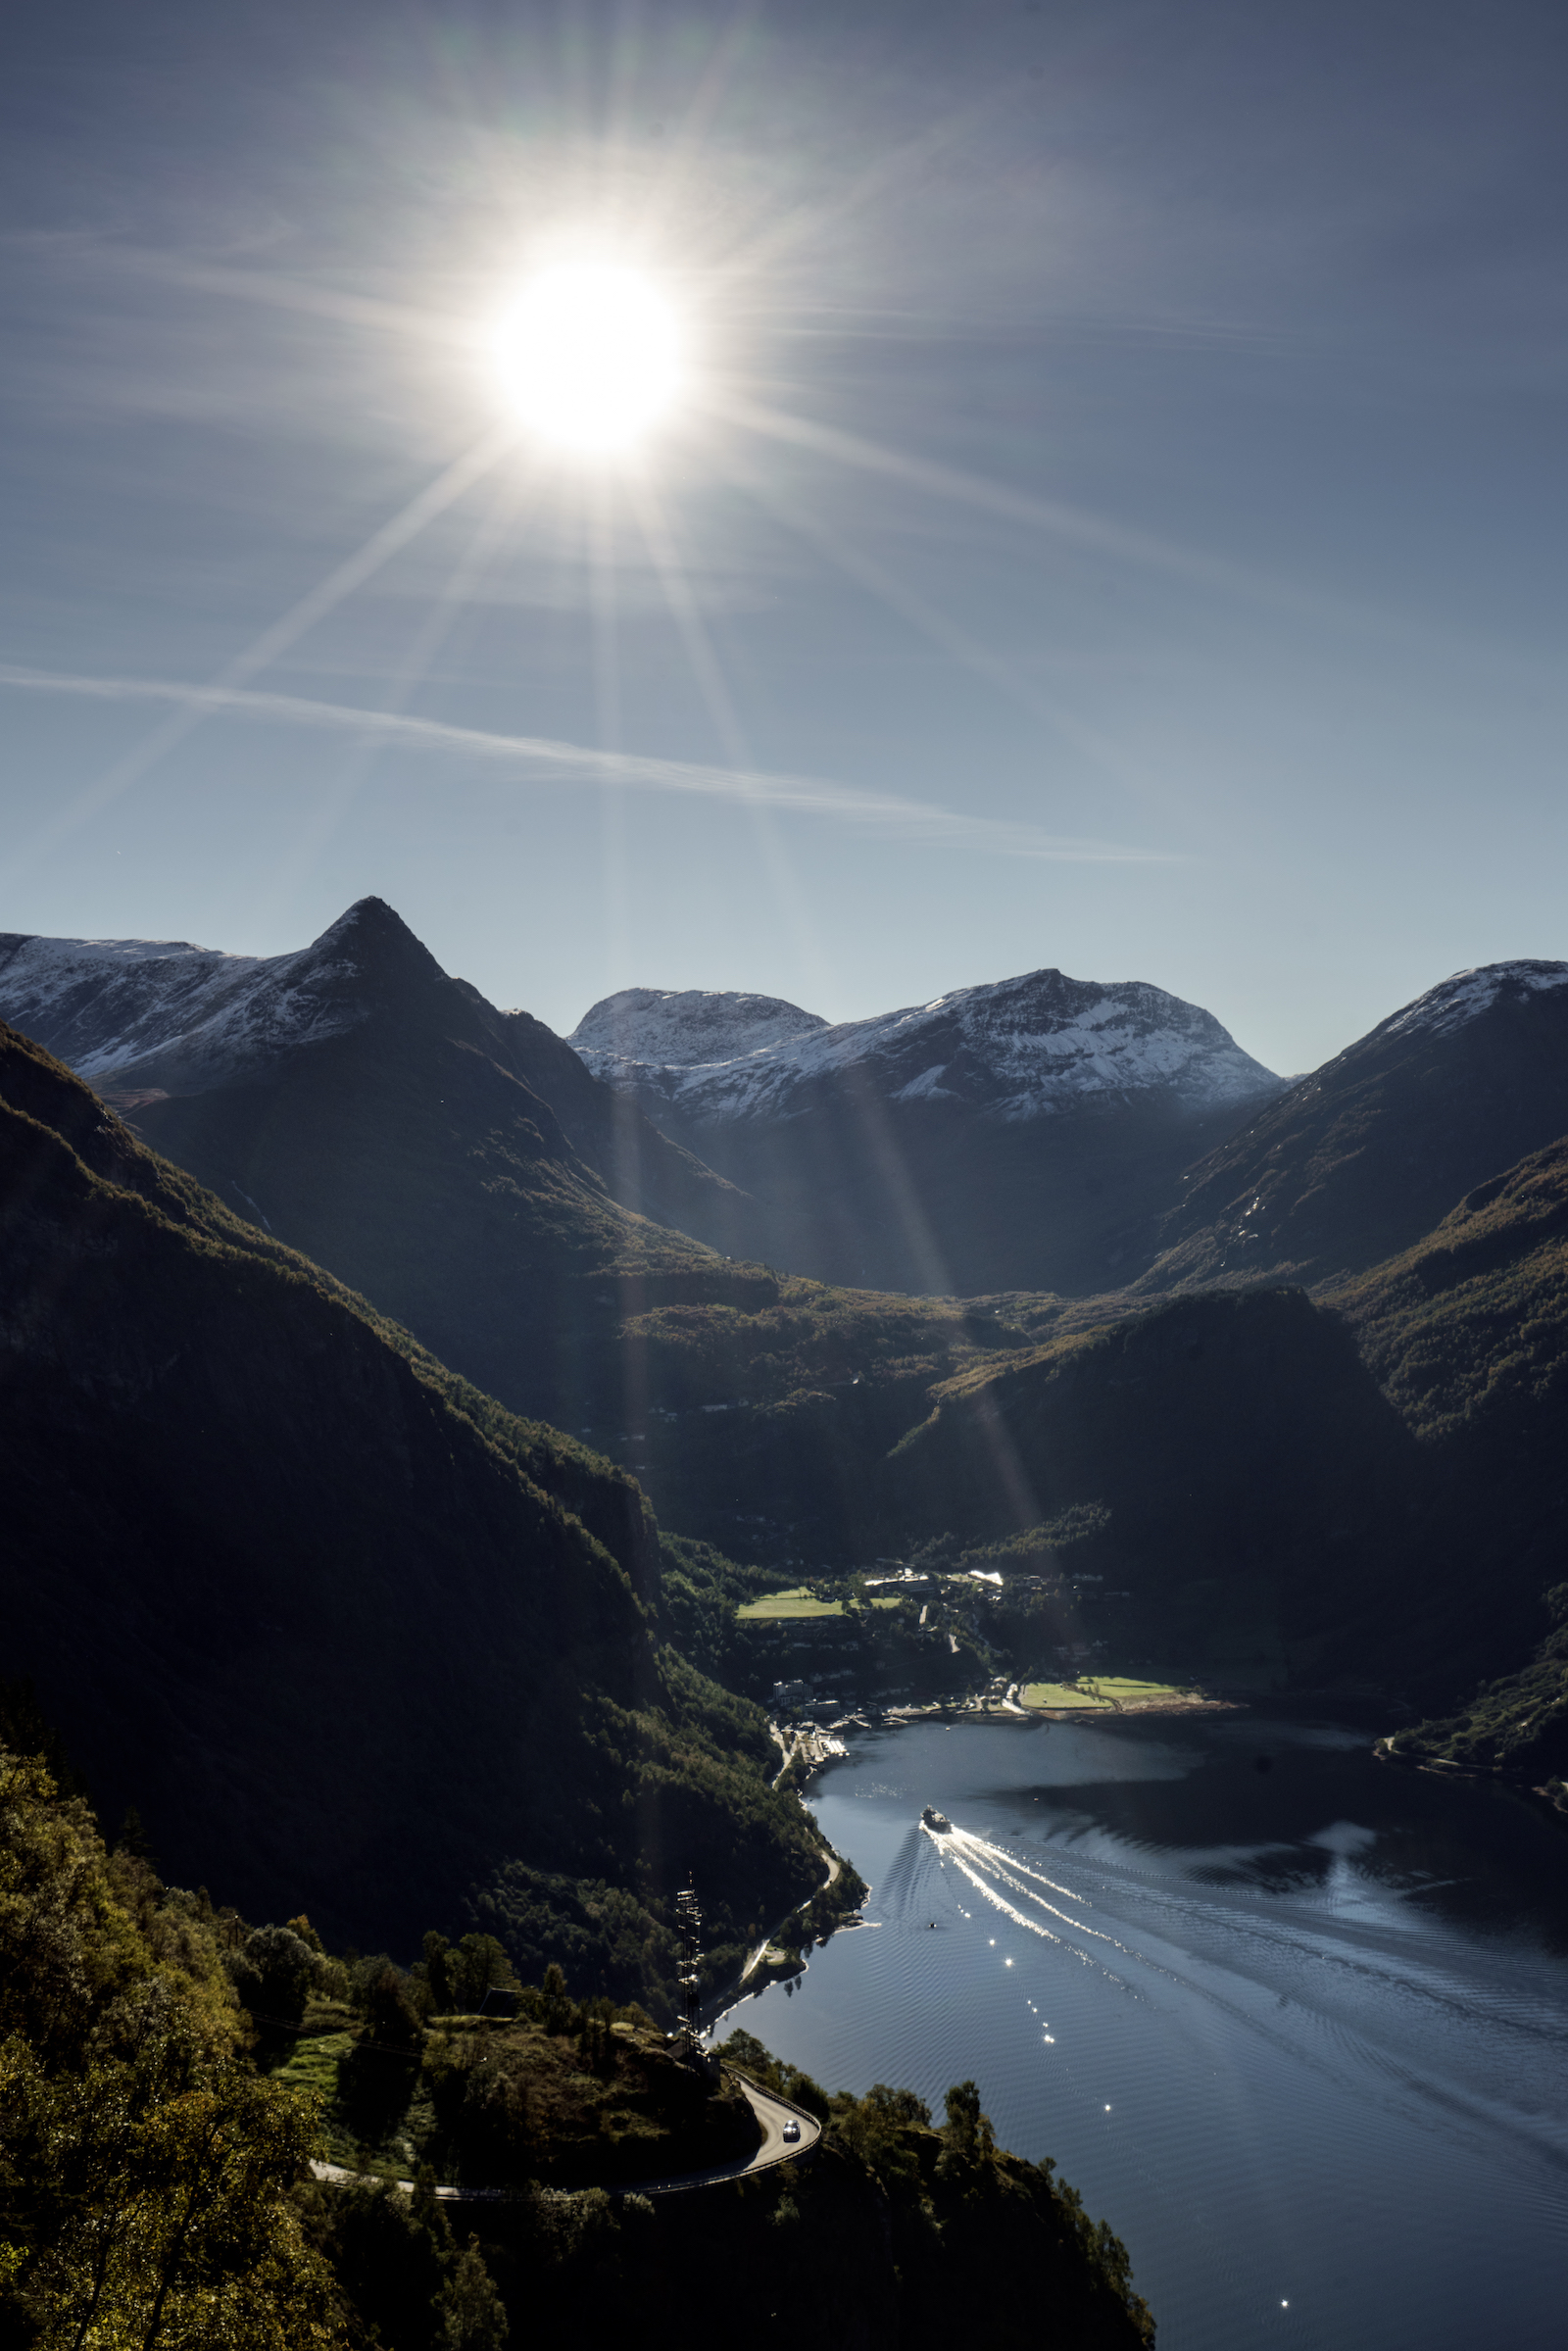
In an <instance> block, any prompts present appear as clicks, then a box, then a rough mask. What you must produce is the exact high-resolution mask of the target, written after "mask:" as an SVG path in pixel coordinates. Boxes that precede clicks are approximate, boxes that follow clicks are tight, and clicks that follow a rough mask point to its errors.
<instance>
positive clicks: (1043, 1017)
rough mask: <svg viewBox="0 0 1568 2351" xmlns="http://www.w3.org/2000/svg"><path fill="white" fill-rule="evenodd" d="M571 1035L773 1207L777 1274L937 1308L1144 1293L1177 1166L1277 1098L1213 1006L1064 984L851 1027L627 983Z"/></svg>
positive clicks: (607, 1076) (782, 1007) (608, 1074)
mask: <svg viewBox="0 0 1568 2351" xmlns="http://www.w3.org/2000/svg"><path fill="white" fill-rule="evenodd" d="M570 1042H571V1044H572V1045H574V1046H575V1047H576V1049H577V1051H578V1052H579V1053H581V1054H582V1056H583V1059H584V1061H585V1062H586V1063H587V1065H588V1067H589V1068H590V1069H592V1070H593V1071H594V1073H595V1074H596V1075H597V1076H599V1077H602V1078H603V1079H604V1080H605V1081H606V1082H607V1083H608V1084H610V1085H612V1086H613V1087H614V1088H615V1089H616V1090H617V1091H618V1092H620V1093H622V1094H624V1095H626V1096H627V1097H628V1098H629V1099H630V1100H631V1101H633V1102H636V1103H637V1104H638V1105H639V1106H640V1107H642V1108H643V1109H645V1110H647V1112H648V1113H649V1115H650V1116H651V1117H652V1118H654V1119H655V1120H657V1122H658V1123H659V1124H660V1126H661V1127H662V1129H663V1130H664V1132H665V1133H667V1134H669V1135H670V1136H672V1137H674V1138H676V1139H677V1140H679V1141H681V1142H683V1143H685V1144H686V1145H687V1146H688V1147H689V1148H690V1149H691V1150H692V1151H694V1152H696V1153H697V1155H698V1156H700V1157H701V1158H703V1159H704V1160H705V1161H706V1162H707V1163H708V1164H709V1165H710V1166H712V1167H714V1168H717V1169H718V1170H719V1171H720V1172H721V1173H722V1174H724V1175H727V1176H728V1177H729V1178H730V1179H731V1181H732V1182H734V1183H735V1184H736V1185H738V1186H739V1187H741V1188H742V1189H743V1190H745V1191H746V1192H748V1193H749V1194H751V1195H752V1196H753V1197H754V1198H756V1199H757V1200H760V1202H762V1203H763V1205H764V1207H765V1208H766V1210H767V1211H768V1212H769V1216H770V1220H771V1221H770V1229H769V1231H768V1233H767V1236H766V1240H765V1242H764V1248H765V1250H766V1253H767V1255H768V1256H769V1257H770V1259H771V1260H772V1261H773V1262H775V1263H778V1264H781V1265H787V1266H789V1267H790V1268H791V1269H792V1270H794V1271H798V1272H806V1273H811V1274H814V1275H816V1276H818V1277H820V1278H821V1279H823V1280H830V1281H838V1282H849V1283H857V1284H859V1283H863V1284H868V1285H870V1286H871V1287H873V1288H877V1289H885V1290H906V1291H913V1292H916V1293H920V1294H925V1295H935V1294H940V1293H943V1292H953V1293H957V1294H959V1295H964V1296H968V1295H973V1294H976V1293H980V1292H987V1291H997V1290H1005V1289H1052V1290H1060V1291H1064V1292H1068V1293H1071V1294H1073V1295H1082V1294H1084V1293H1086V1292H1094V1291H1097V1290H1103V1289H1108V1288H1112V1287H1116V1286H1118V1285H1119V1284H1121V1283H1124V1282H1126V1281H1128V1280H1130V1279H1131V1278H1132V1277H1133V1276H1134V1275H1135V1274H1137V1273H1139V1272H1141V1271H1142V1270H1143V1269H1144V1268H1145V1267H1146V1266H1147V1265H1148V1263H1149V1261H1150V1259H1151V1258H1152V1254H1153V1250H1154V1247H1155V1237H1156V1219H1157V1217H1158V1216H1159V1215H1160V1214H1161V1213H1162V1212H1163V1211H1164V1210H1165V1209H1166V1208H1167V1207H1168V1205H1169V1204H1170V1202H1171V1201H1172V1200H1173V1199H1175V1198H1176V1197H1177V1179H1178V1176H1179V1173H1180V1170H1181V1168H1182V1167H1183V1166H1184V1165H1185V1164H1186V1162H1187V1161H1188V1160H1190V1159H1191V1158H1193V1157H1194V1156H1195V1155H1196V1154H1197V1153H1198V1152H1200V1151H1202V1150H1203V1149H1204V1147H1205V1145H1206V1144H1207V1143H1208V1142H1210V1141H1211V1140H1212V1139H1213V1138H1214V1137H1215V1136H1216V1135H1217V1134H1220V1133H1224V1132H1225V1131H1227V1130H1228V1128H1229V1127H1230V1126H1232V1125H1233V1124H1234V1123H1235V1121H1236V1119H1237V1117H1238V1116H1239V1115H1241V1114H1242V1113H1243V1112H1244V1111H1245V1110H1246V1109H1247V1108H1248V1107H1249V1106H1250V1105H1251V1104H1253V1103H1255V1102H1258V1101H1260V1100H1266V1099H1267V1098H1268V1096H1269V1095H1270V1094H1271V1093H1272V1092H1274V1091H1277V1089H1278V1086H1279V1080H1278V1079H1276V1078H1274V1077H1273V1076H1271V1075H1270V1073H1269V1071H1268V1070H1266V1069H1264V1068H1263V1067H1262V1065H1261V1064H1260V1063H1259V1062H1257V1061H1254V1060H1253V1059H1252V1058H1251V1056H1250V1054H1248V1053H1244V1052H1243V1051H1242V1049H1241V1048H1240V1047H1239V1046H1238V1045H1237V1044H1236V1043H1235V1041H1234V1039H1233V1038H1231V1037H1230V1036H1229V1035H1228V1034H1227V1032H1226V1031H1225V1030H1224V1029H1223V1028H1222V1027H1221V1026H1220V1024H1219V1022H1218V1021H1217V1020H1215V1019H1214V1017H1213V1015H1212V1014H1211V1013H1208V1012H1205V1011H1203V1010H1202V1009H1201V1007H1200V1006H1198V1005H1196V1004H1185V1003H1183V1002H1182V1000H1181V999H1180V998H1179V997H1174V996H1170V995H1167V994H1166V993H1165V991H1164V990H1162V989H1159V988H1152V987H1148V986H1145V985H1143V984H1141V983H1137V982H1128V983H1122V984H1117V985H1114V986H1102V985H1100V984H1098V983H1091V982H1088V981H1083V980H1073V979H1068V978H1067V977H1065V976H1064V975H1063V974H1062V973H1061V972H1059V971H1037V972H1031V973H1029V974H1027V975H1026V976H1024V977H1023V978H1020V979H1011V980H1002V981H998V982H996V983H995V984H992V985H988V986H984V987H975V988H960V989H956V990H955V991H953V992H952V993H951V994H950V995H947V996H943V997H939V998H937V999H935V1000H934V1001H933V1002H932V1003H930V1004H918V1005H912V1006H908V1007H906V1008H905V1009H903V1010H901V1011H897V1012H889V1013H886V1014H883V1015H880V1016H879V1017H877V1018H875V1019H871V1020H859V1021H850V1022H846V1023H843V1024H841V1025H839V1026H838V1027H828V1026H827V1025H826V1024H825V1023H823V1022H822V1021H820V1020H818V1019H816V1018H814V1017H813V1016H812V1015H811V1014H809V1013H807V1012H804V1011H802V1010H801V1009H800V1008H799V1006H797V1005H792V1004H783V1003H781V1002H779V1001H778V1000H776V999H772V998H760V997H747V996H726V995H722V994H704V993H700V992H695V991H693V992H687V993H682V994H668V995H666V994H662V993H660V992H659V991H657V990H653V989H627V990H625V991H623V992H622V993H621V994H620V995H618V996H614V997H608V998H606V999H605V1000H604V1001H603V1002H602V1003H600V1004H595V1005H594V1007H593V1009H592V1010H591V1011H590V1012H589V1013H587V1014H586V1016H585V1017H584V1019H583V1020H582V1021H581V1022H580V1023H579V1025H578V1027H577V1028H576V1030H575V1031H574V1032H573V1034H572V1037H571V1039H570Z"/></svg>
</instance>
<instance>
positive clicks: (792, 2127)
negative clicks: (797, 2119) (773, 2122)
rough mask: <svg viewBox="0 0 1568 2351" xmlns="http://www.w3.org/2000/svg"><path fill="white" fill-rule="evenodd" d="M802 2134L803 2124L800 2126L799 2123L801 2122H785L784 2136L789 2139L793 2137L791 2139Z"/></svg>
mask: <svg viewBox="0 0 1568 2351" xmlns="http://www.w3.org/2000/svg"><path fill="white" fill-rule="evenodd" d="M800 2135H801V2126H800V2124H799V2123H786V2124H785V2126H784V2136H785V2137H786V2138H787V2139H791V2140H794V2139H798V2138H799V2137H800Z"/></svg>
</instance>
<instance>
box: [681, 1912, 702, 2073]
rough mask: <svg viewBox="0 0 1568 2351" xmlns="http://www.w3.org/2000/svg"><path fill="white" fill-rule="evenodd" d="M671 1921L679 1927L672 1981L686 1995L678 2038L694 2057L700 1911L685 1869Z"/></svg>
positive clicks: (698, 2033)
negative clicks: (677, 1958) (673, 1918)
mask: <svg viewBox="0 0 1568 2351" xmlns="http://www.w3.org/2000/svg"><path fill="white" fill-rule="evenodd" d="M675 1924H676V1926H677V1927H678V1928H679V1930H680V1968H679V1971H678V1973H677V1975H676V1979H675V1980H676V1982H677V1983H678V1984H679V1985H680V1987H681V1990H682V1991H683V1993H684V1994H685V1997H686V2014H685V2016H684V2017H683V2018H682V2020H681V2027H680V2031H681V2038H682V2039H683V2040H684V2042H685V2044H686V2052H687V2054H688V2056H692V2057H695V2056H697V2055H698V2054H699V2052H700V2051H701V2048H702V2038H703V2036H702V2028H701V2026H700V2024H699V2022H698V2010H699V2008H700V2006H701V2002H702V1990H701V1984H700V1981H699V1978H698V1973H697V1963H698V1961H699V1960H700V1959H701V1957H702V1955H703V1954H702V1950H701V1948H700V1946H701V1943H702V1938H703V1910H702V1904H701V1903H700V1902H699V1901H698V1899H697V1888H696V1886H695V1885H694V1884H693V1883H692V1879H691V1875H690V1873H689V1872H688V1874H687V1879H686V1884H685V1886H684V1887H683V1889H682V1890H681V1892H679V1893H678V1894H677V1895H676V1896H675Z"/></svg>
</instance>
